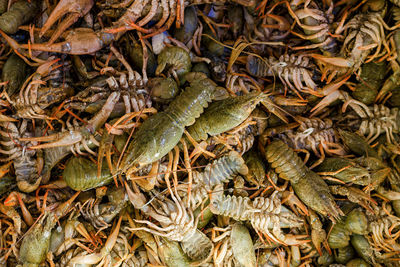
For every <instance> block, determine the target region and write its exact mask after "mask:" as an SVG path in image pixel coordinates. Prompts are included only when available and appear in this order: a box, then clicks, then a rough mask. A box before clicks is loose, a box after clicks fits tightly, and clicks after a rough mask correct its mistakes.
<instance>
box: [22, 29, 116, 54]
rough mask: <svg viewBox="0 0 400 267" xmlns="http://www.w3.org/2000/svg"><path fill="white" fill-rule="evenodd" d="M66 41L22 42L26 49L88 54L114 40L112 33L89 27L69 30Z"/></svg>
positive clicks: (65, 37)
mask: <svg viewBox="0 0 400 267" xmlns="http://www.w3.org/2000/svg"><path fill="white" fill-rule="evenodd" d="M64 39H65V41H64V42H59V43H52V44H49V43H42V44H22V45H20V47H22V48H24V49H31V50H40V51H45V52H55V53H63V54H70V55H87V54H92V53H95V52H97V51H99V50H100V49H101V48H103V46H104V45H107V44H109V43H110V42H111V41H112V40H113V35H112V34H106V33H103V32H101V33H99V34H97V33H96V32H94V31H93V30H92V29H89V28H76V29H73V30H71V31H68V32H67V33H66V34H65V36H64Z"/></svg>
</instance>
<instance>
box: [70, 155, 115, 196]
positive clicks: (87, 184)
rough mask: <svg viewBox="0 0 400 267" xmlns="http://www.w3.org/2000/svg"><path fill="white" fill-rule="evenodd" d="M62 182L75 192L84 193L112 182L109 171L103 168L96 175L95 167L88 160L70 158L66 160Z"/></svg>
mask: <svg viewBox="0 0 400 267" xmlns="http://www.w3.org/2000/svg"><path fill="white" fill-rule="evenodd" d="M63 178H64V181H65V182H66V183H67V185H68V186H69V187H71V188H72V189H74V190H76V191H86V190H89V189H92V188H96V187H99V186H103V185H106V184H109V183H110V182H111V181H112V179H113V178H112V175H111V173H110V170H109V169H107V168H103V169H102V170H101V174H100V176H98V175H97V166H96V165H95V164H94V163H93V162H91V161H90V160H88V159H85V158H76V157H72V158H71V159H70V160H68V162H67V164H66V166H65V169H64V172H63Z"/></svg>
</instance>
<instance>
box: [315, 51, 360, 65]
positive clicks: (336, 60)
mask: <svg viewBox="0 0 400 267" xmlns="http://www.w3.org/2000/svg"><path fill="white" fill-rule="evenodd" d="M311 57H313V58H315V59H316V60H319V61H322V62H324V63H326V64H330V65H334V66H337V67H341V68H351V67H353V65H354V63H353V62H352V61H350V60H347V59H345V58H341V57H327V56H323V55H319V54H311Z"/></svg>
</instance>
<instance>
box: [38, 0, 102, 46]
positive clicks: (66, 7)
mask: <svg viewBox="0 0 400 267" xmlns="http://www.w3.org/2000/svg"><path fill="white" fill-rule="evenodd" d="M93 4H94V1H93V0H73V1H70V0H61V1H60V2H59V3H58V4H57V6H56V8H55V9H54V10H53V11H52V12H51V14H50V17H49V18H48V19H47V21H46V23H45V24H44V26H43V28H42V29H41V30H40V33H39V36H40V37H42V36H43V35H44V34H45V33H46V32H47V31H48V30H49V29H50V27H51V26H52V25H53V24H54V23H55V22H56V21H57V20H58V19H60V18H62V17H63V16H64V15H66V14H67V13H70V14H68V15H66V17H65V19H64V20H63V21H62V22H61V23H60V25H59V26H58V28H57V30H56V31H55V32H54V33H53V35H52V36H51V38H50V40H49V42H48V44H52V43H54V41H55V40H56V39H57V38H58V37H60V35H61V34H62V33H63V32H64V31H65V30H66V29H68V27H69V26H71V25H72V24H74V23H75V22H76V21H77V20H78V19H79V18H80V17H83V16H85V15H86V14H87V13H88V12H89V11H90V9H91V8H92V6H93Z"/></svg>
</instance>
